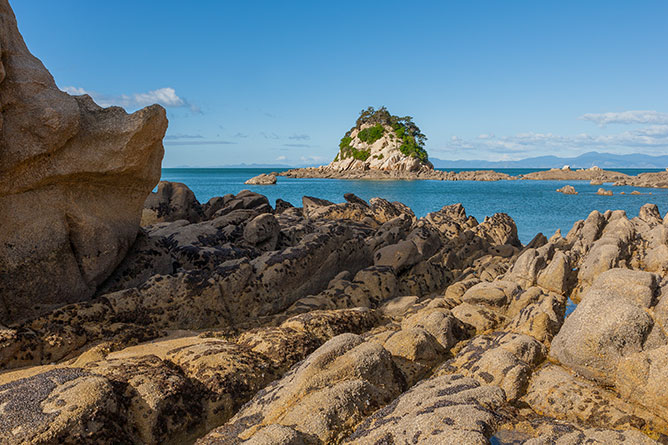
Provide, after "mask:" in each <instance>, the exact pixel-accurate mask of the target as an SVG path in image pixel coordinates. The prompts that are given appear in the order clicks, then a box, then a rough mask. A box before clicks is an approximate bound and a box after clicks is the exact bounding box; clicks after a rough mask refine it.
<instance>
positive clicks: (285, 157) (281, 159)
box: [276, 156, 288, 161]
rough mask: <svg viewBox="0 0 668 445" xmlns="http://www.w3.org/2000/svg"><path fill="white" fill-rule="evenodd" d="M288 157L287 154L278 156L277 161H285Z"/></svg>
mask: <svg viewBox="0 0 668 445" xmlns="http://www.w3.org/2000/svg"><path fill="white" fill-rule="evenodd" d="M287 159H288V157H287V156H279V157H277V158H276V160H277V161H285V160H287Z"/></svg>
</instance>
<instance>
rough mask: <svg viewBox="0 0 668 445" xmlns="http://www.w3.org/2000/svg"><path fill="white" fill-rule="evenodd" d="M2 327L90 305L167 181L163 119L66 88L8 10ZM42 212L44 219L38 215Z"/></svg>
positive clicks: (2, 79) (0, 23)
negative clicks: (152, 195) (148, 201)
mask: <svg viewBox="0 0 668 445" xmlns="http://www.w3.org/2000/svg"><path fill="white" fill-rule="evenodd" d="M0 48H1V49H2V53H3V54H4V55H5V57H3V59H2V65H0V97H1V99H0V100H1V103H0V109H2V112H1V120H0V122H2V132H1V136H0V137H1V138H2V149H1V150H0V219H1V225H2V230H1V231H0V299H1V302H0V322H4V323H7V322H12V321H16V320H18V319H21V318H24V317H26V316H29V315H32V314H34V313H35V312H45V311H47V310H49V309H50V308H53V307H55V306H58V305H62V304H65V303H71V302H75V301H80V300H85V299H87V298H89V297H90V296H91V295H93V293H94V292H95V290H96V288H97V287H98V286H99V285H100V284H101V283H102V282H103V281H104V280H105V279H106V278H107V277H108V276H109V274H111V272H113V270H114V269H115V268H116V266H117V265H118V264H119V263H120V261H121V260H122V259H123V258H124V256H125V254H126V253H127V251H128V249H129V248H130V246H131V245H132V243H133V242H134V240H135V237H136V235H137V230H138V227H139V220H140V217H141V211H142V204H143V202H144V199H145V198H146V196H147V195H148V193H149V192H150V191H151V189H152V188H153V187H154V186H155V184H156V183H157V182H158V179H159V177H160V162H161V160H162V155H163V148H162V137H163V135H164V133H165V130H166V128H167V119H166V118H165V111H164V109H163V108H161V107H160V106H157V105H155V106H151V107H148V108H145V109H142V110H140V111H137V112H136V113H133V114H131V115H128V114H127V113H125V111H123V110H122V109H121V108H118V107H112V108H108V109H103V108H100V107H99V106H97V105H96V104H95V103H94V102H93V100H92V99H91V98H90V97H89V96H87V95H84V96H74V97H73V96H70V95H68V94H66V93H64V92H62V91H60V90H59V89H58V87H57V86H56V84H55V82H54V80H53V78H52V77H51V75H50V74H49V72H48V71H47V70H46V69H45V68H44V66H43V65H42V63H41V62H40V61H39V60H37V59H36V58H35V57H34V56H33V55H32V54H30V52H29V51H28V49H27V48H26V45H25V43H24V42H23V39H22V37H21V35H20V34H19V32H18V29H17V25H16V19H15V18H14V14H13V12H12V10H11V8H10V6H9V4H8V2H7V0H2V1H1V2H0ZM36 209H38V210H36Z"/></svg>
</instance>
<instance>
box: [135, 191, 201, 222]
mask: <svg viewBox="0 0 668 445" xmlns="http://www.w3.org/2000/svg"><path fill="white" fill-rule="evenodd" d="M203 216H204V212H203V210H202V206H201V205H200V203H199V201H197V198H195V194H194V193H193V192H192V190H190V189H189V188H188V186H186V185H185V184H182V183H180V182H168V181H160V183H159V184H158V190H157V191H156V192H151V194H150V195H149V196H148V198H146V201H145V202H144V210H142V215H141V225H142V226H149V225H151V224H156V223H159V222H172V221H178V220H180V219H185V220H187V221H190V222H194V223H196V222H200V221H201V220H202V217H203Z"/></svg>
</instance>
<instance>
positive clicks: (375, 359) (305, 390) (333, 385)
mask: <svg viewBox="0 0 668 445" xmlns="http://www.w3.org/2000/svg"><path fill="white" fill-rule="evenodd" d="M404 385H405V383H404V381H403V377H402V376H401V373H400V372H399V371H398V370H397V369H396V367H395V366H394V363H393V361H392V358H391V355H390V354H389V353H388V352H387V351H386V350H385V349H383V348H382V346H380V345H378V344H377V343H373V342H364V341H363V340H362V338H361V337H359V336H356V335H354V334H343V335H340V336H338V337H335V338H333V339H331V340H330V341H328V342H327V343H325V344H324V345H323V346H321V347H320V348H319V349H317V350H316V351H315V352H314V353H313V354H311V355H310V356H309V358H308V359H306V360H305V361H304V362H303V363H302V364H300V365H299V366H297V367H296V368H294V369H293V370H292V371H290V372H289V373H288V374H287V375H286V376H285V377H283V378H282V379H281V380H279V381H277V382H275V383H273V384H272V385H270V386H269V387H267V388H266V389H265V390H263V391H262V392H260V393H258V394H257V395H256V396H255V397H254V398H253V399H252V400H251V401H250V402H249V403H248V404H246V405H245V406H244V407H243V408H242V409H241V410H240V411H239V412H238V413H237V414H236V415H235V416H234V417H233V418H232V419H231V420H230V422H228V423H227V424H226V425H223V426H222V427H219V428H217V429H216V430H214V431H213V432H211V433H209V435H207V437H206V438H205V439H204V440H202V441H200V443H207V444H215V443H237V442H239V441H240V440H241V439H249V438H251V437H252V436H253V435H254V434H255V433H256V432H257V431H258V430H259V429H260V428H262V427H264V426H268V425H271V424H280V425H285V426H291V427H292V428H294V429H295V430H297V431H299V432H301V433H304V434H306V435H310V436H312V437H315V438H317V439H318V440H320V441H323V442H331V441H335V440H340V438H341V436H342V435H344V434H345V433H346V432H347V431H348V430H349V429H350V428H352V427H353V426H354V425H355V424H356V423H357V422H359V421H360V420H362V418H363V416H365V415H368V414H371V413H372V412H373V411H374V410H375V409H377V408H379V407H381V406H383V405H385V404H387V403H388V402H390V401H391V400H392V399H393V398H394V397H396V396H397V395H398V394H399V393H400V392H401V391H402V390H403V389H404Z"/></svg>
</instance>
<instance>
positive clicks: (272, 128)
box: [10, 0, 668, 167]
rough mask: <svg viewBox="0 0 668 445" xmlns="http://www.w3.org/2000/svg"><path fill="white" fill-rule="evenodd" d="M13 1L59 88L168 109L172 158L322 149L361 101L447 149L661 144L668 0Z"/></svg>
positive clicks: (492, 155) (439, 154) (253, 157)
mask: <svg viewBox="0 0 668 445" xmlns="http://www.w3.org/2000/svg"><path fill="white" fill-rule="evenodd" d="M10 2H11V3H12V6H13V8H14V12H15V14H16V16H17V19H18V23H19V29H20V31H21V33H22V34H23V36H24V39H25V40H26V43H27V44H28V47H29V48H30V50H31V51H32V52H33V54H35V55H36V56H37V57H39V58H40V59H41V60H42V61H43V62H44V64H45V65H46V67H47V68H48V69H49V70H50V71H51V73H52V74H53V75H54V77H55V79H56V82H57V84H58V85H59V87H60V88H61V89H64V90H67V91H69V92H73V93H74V92H88V93H89V94H91V95H92V96H93V97H94V98H95V99H96V101H97V102H98V103H100V104H101V105H110V104H118V105H121V106H124V107H125V108H126V109H128V111H133V110H136V109H137V108H139V107H141V106H144V105H147V104H148V103H151V102H160V103H162V104H163V105H164V106H165V107H166V108H167V112H168V117H169V120H170V124H169V129H168V130H167V137H166V139H165V150H166V154H165V160H164V162H163V166H165V167H174V166H181V165H190V166H218V165H225V164H237V163H242V162H245V163H274V164H277V163H281V164H290V165H297V164H305V163H306V164H320V163H326V162H329V161H330V160H331V159H332V158H333V157H334V155H335V154H336V151H337V149H338V141H339V139H340V138H341V137H342V136H343V134H344V133H345V132H346V131H347V130H348V129H349V128H350V127H351V126H352V125H353V124H354V121H355V119H356V117H357V114H358V113H359V111H360V110H361V109H362V108H366V107H367V106H369V105H373V106H376V107H378V106H381V105H385V106H387V107H388V109H389V110H390V111H391V112H392V113H393V114H398V115H411V116H413V117H414V120H415V122H416V123H417V124H418V125H419V126H420V128H421V129H422V131H423V133H425V134H426V135H427V136H428V138H429V140H428V141H427V150H428V152H429V153H430V156H432V157H436V158H441V159H488V160H501V159H521V158H525V157H529V156H537V155H543V154H557V155H563V156H570V155H576V154H579V153H583V152H587V151H592V150H596V151H608V152H615V153H636V152H637V153H647V154H664V153H665V152H666V150H667V149H668V82H667V81H668V57H666V54H668V26H667V25H666V24H667V23H668V2H665V1H658V0H657V1H642V0H639V1H624V2H622V1H612V0H608V1H587V2H582V1H549V2H548V1H507V2H499V1H456V2H455V1H452V2H445V1H434V2H418V1H416V2H405V1H404V2H396V1H383V2H371V1H368V2H361V1H336V2H320V1H303V2H302V1H284V2H277V1H276V2H269V1H266V2H261V1H237V2H230V1H214V0H201V1H196V2H186V3H184V2H182V1H180V2H176V1H171V0H162V1H157V0H156V1H149V0H144V1H136V0H133V1H129V0H116V1H113V2H102V1H88V0H59V1H57V2H56V1H53V0H13V1H12V0H10Z"/></svg>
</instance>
